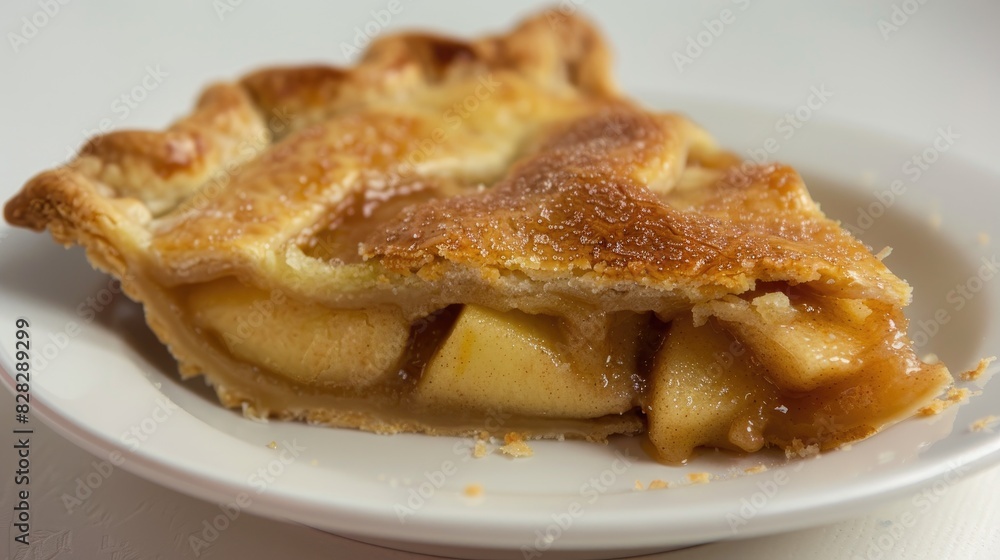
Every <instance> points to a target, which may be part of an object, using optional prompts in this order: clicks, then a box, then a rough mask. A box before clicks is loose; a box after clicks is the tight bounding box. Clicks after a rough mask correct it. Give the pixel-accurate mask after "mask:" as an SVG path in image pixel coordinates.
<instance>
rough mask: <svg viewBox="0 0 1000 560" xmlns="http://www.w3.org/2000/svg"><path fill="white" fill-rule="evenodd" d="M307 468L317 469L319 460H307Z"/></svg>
mask: <svg viewBox="0 0 1000 560" xmlns="http://www.w3.org/2000/svg"><path fill="white" fill-rule="evenodd" d="M309 466H311V467H318V466H319V459H310V460H309Z"/></svg>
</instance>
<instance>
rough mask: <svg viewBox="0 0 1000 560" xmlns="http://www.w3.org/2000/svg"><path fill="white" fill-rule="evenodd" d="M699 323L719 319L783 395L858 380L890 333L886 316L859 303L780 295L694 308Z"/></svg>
mask: <svg viewBox="0 0 1000 560" xmlns="http://www.w3.org/2000/svg"><path fill="white" fill-rule="evenodd" d="M694 314H695V322H696V323H697V322H699V320H704V317H706V316H709V315H711V316H715V317H717V318H718V319H719V320H720V321H722V323H723V325H724V326H725V327H726V328H727V329H729V330H730V331H731V332H732V333H733V334H734V335H735V336H736V337H737V338H739V339H740V340H741V341H742V342H743V343H745V344H746V345H747V346H748V347H749V348H750V350H751V351H752V352H753V354H754V355H755V356H756V357H757V359H759V360H760V361H761V363H763V364H764V365H765V366H766V367H767V370H768V373H769V375H771V376H772V380H773V381H774V382H775V383H776V384H777V385H779V386H780V387H781V388H782V389H784V390H787V391H792V392H807V391H812V390H814V389H817V388H819V387H824V386H830V385H832V384H834V383H837V382H839V381H843V380H845V379H848V378H850V377H852V376H854V375H856V374H857V373H858V372H859V371H860V370H861V369H862V368H863V367H864V366H865V363H866V360H865V358H866V356H867V355H868V354H869V353H870V352H872V351H873V350H876V348H875V346H876V345H878V344H879V343H881V342H882V341H883V340H884V336H877V334H878V333H877V332H876V331H879V332H882V333H885V332H889V329H890V325H888V324H885V323H887V321H886V320H885V314H884V313H879V314H873V313H872V310H871V308H869V307H868V305H866V304H865V303H864V302H862V301H859V300H841V299H835V298H824V297H813V296H805V295H797V296H796V297H795V301H794V302H793V301H792V300H790V299H789V297H788V296H787V295H785V294H784V293H781V292H772V293H767V294H764V295H761V296H758V297H756V298H754V299H752V300H750V301H747V300H745V299H741V298H738V297H736V296H728V297H726V298H723V299H721V300H716V301H712V302H709V303H704V304H701V305H698V306H696V307H695V311H694Z"/></svg>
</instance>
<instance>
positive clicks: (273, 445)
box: [267, 440, 278, 449]
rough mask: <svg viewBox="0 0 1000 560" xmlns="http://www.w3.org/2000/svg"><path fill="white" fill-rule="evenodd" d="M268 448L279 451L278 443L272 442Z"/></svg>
mask: <svg viewBox="0 0 1000 560" xmlns="http://www.w3.org/2000/svg"><path fill="white" fill-rule="evenodd" d="M267 446H268V447H269V448H271V449H277V448H278V442H276V441H274V440H271V441H270V443H268V444H267Z"/></svg>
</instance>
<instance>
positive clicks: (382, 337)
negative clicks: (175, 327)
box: [188, 279, 409, 387]
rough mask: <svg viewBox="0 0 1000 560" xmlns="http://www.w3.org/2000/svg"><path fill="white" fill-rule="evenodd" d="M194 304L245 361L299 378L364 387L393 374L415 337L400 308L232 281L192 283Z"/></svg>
mask: <svg viewBox="0 0 1000 560" xmlns="http://www.w3.org/2000/svg"><path fill="white" fill-rule="evenodd" d="M188 304H189V305H190V306H191V309H192V313H193V316H194V320H195V322H196V323H198V325H199V326H201V327H202V328H206V329H208V330H210V331H212V332H213V333H214V334H215V335H216V336H217V337H218V338H219V339H220V340H221V341H222V343H223V344H225V346H226V348H228V349H229V351H230V352H232V353H233V354H234V355H235V356H237V357H238V358H239V359H241V360H243V361H246V362H248V363H251V364H254V365H257V366H260V367H262V368H266V369H268V370H270V371H271V372H273V373H276V374H280V375H283V376H285V377H287V378H289V379H291V380H292V381H298V382H301V383H308V384H328V385H344V386H352V387H364V386H367V385H370V384H371V383H373V382H375V381H378V380H380V379H383V378H384V377H385V376H387V375H395V374H396V373H397V367H398V364H399V362H400V360H401V358H402V356H403V353H404V351H405V350H406V341H407V338H408V337H409V324H408V323H407V322H406V321H405V320H404V319H403V317H402V316H401V315H400V314H399V313H398V312H392V311H388V310H375V309H371V310H364V311H361V310H332V309H329V308H326V307H323V306H319V305H309V304H306V303H302V302H299V301H296V300H294V299H292V298H291V297H289V296H287V295H286V294H285V293H284V292H282V291H281V290H273V291H271V292H270V293H268V292H265V291H263V290H259V289H256V288H251V287H248V286H245V285H243V284H241V283H240V282H238V281H236V280H231V279H230V280H218V281H215V282H211V283H208V284H204V285H199V286H197V287H196V288H192V289H191V290H190V292H189V294H188ZM265 324H266V325H267V327H266V328H262V327H263V325H265Z"/></svg>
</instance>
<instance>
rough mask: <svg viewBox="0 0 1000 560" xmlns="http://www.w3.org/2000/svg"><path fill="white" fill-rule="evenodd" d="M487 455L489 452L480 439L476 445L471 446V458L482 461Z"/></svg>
mask: <svg viewBox="0 0 1000 560" xmlns="http://www.w3.org/2000/svg"><path fill="white" fill-rule="evenodd" d="M489 454H490V452H489V450H488V449H486V442H485V441H483V440H481V439H477V440H476V444H475V445H473V446H472V456H473V457H475V458H476V459H482V458H483V457H485V456H487V455H489Z"/></svg>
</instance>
